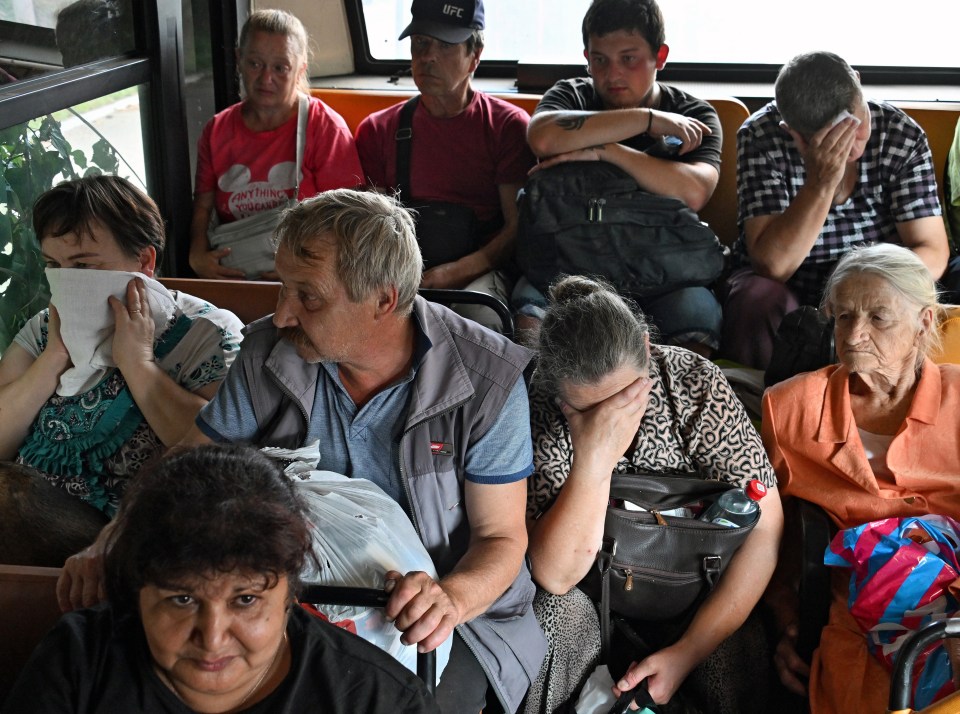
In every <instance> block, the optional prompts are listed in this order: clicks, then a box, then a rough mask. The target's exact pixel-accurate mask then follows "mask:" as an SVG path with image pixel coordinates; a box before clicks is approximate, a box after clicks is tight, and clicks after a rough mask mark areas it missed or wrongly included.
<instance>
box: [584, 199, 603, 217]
mask: <svg viewBox="0 0 960 714" xmlns="http://www.w3.org/2000/svg"><path fill="white" fill-rule="evenodd" d="M606 205H607V199H605V198H591V199H590V200H589V201H587V207H588V210H587V220H588V221H589V222H590V223H601V222H603V207H604V206H606Z"/></svg>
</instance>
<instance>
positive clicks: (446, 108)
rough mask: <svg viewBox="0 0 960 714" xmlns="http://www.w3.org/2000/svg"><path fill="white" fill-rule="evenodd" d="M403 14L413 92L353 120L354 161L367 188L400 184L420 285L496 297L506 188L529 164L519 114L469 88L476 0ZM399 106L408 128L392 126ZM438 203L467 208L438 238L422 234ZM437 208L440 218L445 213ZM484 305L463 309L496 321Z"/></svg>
mask: <svg viewBox="0 0 960 714" xmlns="http://www.w3.org/2000/svg"><path fill="white" fill-rule="evenodd" d="M412 14H413V21H412V22H411V23H410V24H409V25H408V26H407V28H406V29H405V30H404V31H403V33H402V34H401V35H400V39H403V38H405V37H409V38H410V54H411V57H412V60H413V61H412V73H413V81H414V82H415V83H416V85H417V89H419V90H420V94H419V96H418V97H415V98H414V102H415V103H414V104H413V105H412V106H408V103H406V102H404V103H401V104H397V105H395V106H392V107H390V108H388V109H385V110H383V111H380V112H377V113H375V114H372V115H371V116H369V117H367V118H366V119H365V120H364V121H363V122H362V123H361V124H360V126H359V127H358V128H357V150H358V151H359V153H360V161H361V163H362V164H363V169H364V173H365V175H366V178H367V182H368V183H369V185H370V186H372V187H374V188H377V189H381V190H388V191H394V190H396V189H397V188H400V189H401V199H402V200H403V201H404V203H405V204H406V205H408V206H410V207H412V208H415V209H417V210H418V212H419V214H420V218H419V221H418V229H417V234H418V238H419V239H420V242H421V249H422V251H423V254H424V261H425V263H426V271H425V272H424V275H423V283H422V287H425V288H468V289H471V290H479V291H481V292H485V293H488V294H491V295H494V296H495V297H498V298H499V299H500V300H502V301H503V302H504V303H506V302H508V298H509V294H510V288H511V286H510V285H509V283H508V280H507V277H506V275H505V273H504V272H503V267H504V266H505V265H506V263H507V261H508V260H509V257H510V255H511V254H512V251H513V241H514V238H515V236H516V226H517V208H516V196H517V191H518V190H519V189H520V187H521V186H522V185H523V183H524V181H525V180H526V174H527V171H528V170H529V169H530V167H531V166H532V165H533V162H534V158H533V154H532V153H531V152H530V149H529V147H528V146H527V143H526V131H527V123H528V121H529V117H528V116H527V114H526V112H524V111H523V110H522V109H519V108H518V107H516V106H514V105H513V104H510V103H509V102H505V101H503V100H500V99H497V98H495V97H491V96H489V95H486V94H484V93H482V92H478V91H476V90H474V89H473V87H472V86H471V78H472V77H473V72H474V70H476V68H477V65H479V64H480V54H481V53H482V52H483V28H484V20H483V2H482V0H414V2H413V7H412ZM405 107H407V111H408V112H410V113H411V116H410V119H409V121H410V124H409V130H406V129H405V130H404V131H400V132H399V134H398V130H400V129H401V126H402V124H401V115H402V114H403V113H404V112H403V110H404V108H405ZM411 110H412V112H411ZM404 142H405V143H406V145H407V146H408V147H409V152H410V153H409V162H408V168H407V169H406V170H404V167H403V166H401V167H399V169H398V161H397V157H398V147H399V148H400V151H401V155H402V151H403V145H404ZM438 202H441V203H444V204H447V205H448V206H449V204H454V205H455V206H457V207H462V208H465V209H468V210H467V211H465V212H463V213H464V215H465V219H464V220H463V221H460V220H458V222H457V224H456V225H458V226H460V228H459V229H457V230H455V231H454V233H455V234H456V235H454V236H452V237H451V236H450V235H449V233H450V229H449V224H447V226H446V227H445V228H444V229H441V230H440V231H438V233H439V234H440V237H439V238H435V237H433V236H432V235H431V233H432V232H433V231H430V230H429V227H430V223H431V221H432V220H433V218H434V211H433V207H432V206H436V204H437V203H438ZM440 208H441V213H442V215H443V216H445V217H448V216H450V215H451V212H450V211H447V210H445V207H440ZM453 213H455V211H454V212H453ZM471 222H472V224H473V226H472V228H471V227H469V226H468V225H467V224H469V223H471ZM438 242H439V243H440V244H439V245H438ZM485 313H486V314H485ZM485 313H484V310H483V309H482V308H481V310H480V311H478V312H474V313H472V314H470V313H466V312H465V313H464V314H466V315H467V316H468V317H472V318H474V319H477V320H478V321H479V322H481V323H482V324H486V325H488V326H493V325H495V324H497V323H495V322H493V321H492V320H491V319H490V318H491V317H492V312H490V311H488V310H487V311H485Z"/></svg>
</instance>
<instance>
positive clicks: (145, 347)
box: [107, 278, 155, 374]
mask: <svg viewBox="0 0 960 714" xmlns="http://www.w3.org/2000/svg"><path fill="white" fill-rule="evenodd" d="M107 300H108V302H109V303H110V307H111V309H112V310H113V319H114V324H115V330H114V333H113V361H114V362H116V363H117V367H118V368H119V369H120V372H122V373H124V374H126V373H127V372H128V371H129V370H130V369H131V368H132V367H134V366H135V365H138V364H143V363H145V362H153V360H154V358H153V334H154V331H155V326H154V324H153V316H152V313H151V312H150V302H149V301H148V300H147V286H146V284H145V283H144V282H143V279H142V278H133V280H131V281H130V282H129V283H127V304H126V305H124V304H123V303H122V302H120V301H119V300H117V298H115V297H113V296H112V295H111V296H110V297H109V298H107Z"/></svg>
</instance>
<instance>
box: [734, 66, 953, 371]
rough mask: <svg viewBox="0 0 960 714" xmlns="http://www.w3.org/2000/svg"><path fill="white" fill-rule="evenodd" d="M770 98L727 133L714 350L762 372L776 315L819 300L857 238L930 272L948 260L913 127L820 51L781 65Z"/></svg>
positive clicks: (928, 162)
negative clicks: (726, 214) (725, 253)
mask: <svg viewBox="0 0 960 714" xmlns="http://www.w3.org/2000/svg"><path fill="white" fill-rule="evenodd" d="M774 91H775V94H774V96H775V97H776V101H775V102H771V103H769V104H767V105H766V106H765V107H763V108H762V109H760V110H759V111H757V112H756V113H754V114H753V115H752V116H751V117H750V118H749V119H747V121H746V122H744V124H743V126H742V127H741V128H740V131H739V132H738V133H737V193H738V204H739V222H740V240H739V241H738V242H737V245H736V248H735V250H736V253H737V256H738V258H739V260H740V265H741V266H743V267H741V269H739V270H738V271H736V272H735V273H734V274H733V275H732V276H731V277H730V280H729V285H730V291H729V294H728V296H727V299H726V302H725V304H724V327H723V343H722V348H721V351H722V353H723V354H724V355H725V356H728V357H730V358H731V359H734V360H736V361H738V362H741V363H743V364H746V365H749V366H753V367H757V368H760V369H765V368H766V366H767V364H768V362H769V360H770V352H771V349H772V344H773V335H774V334H775V333H776V330H777V328H778V327H779V325H780V321H781V319H782V318H783V316H784V315H785V314H786V313H787V312H790V311H791V310H795V309H796V308H797V307H799V306H800V305H819V303H820V293H821V290H822V288H823V284H824V282H825V281H826V278H827V276H828V275H829V273H830V271H831V270H832V269H833V266H834V265H835V264H836V262H837V260H838V259H839V258H840V257H841V256H842V255H843V254H844V253H846V252H847V251H848V250H849V249H850V248H852V247H854V246H857V245H862V244H864V243H878V242H889V243H898V244H901V245H904V246H906V247H908V248H910V249H911V250H913V251H914V252H915V253H916V254H917V255H918V256H919V257H920V259H921V260H923V262H924V263H925V264H926V265H927V267H928V268H929V269H930V272H931V273H932V274H933V276H934V277H935V278H940V276H941V275H942V274H943V272H944V269H945V268H946V265H947V260H948V258H949V252H950V251H949V245H948V242H947V235H946V231H945V229H944V225H943V220H942V218H941V210H940V201H939V199H938V197H937V182H936V178H935V174H934V169H933V158H932V155H931V153H930V147H929V145H928V144H927V138H926V135H925V134H924V133H923V130H922V129H921V128H920V127H919V126H918V125H917V124H916V123H915V122H914V121H913V120H912V119H911V118H910V117H908V116H907V115H906V114H904V113H903V112H902V111H900V110H899V109H897V108H895V107H893V106H891V105H889V104H886V103H885V102H875V101H868V100H866V99H865V98H864V96H863V92H862V89H861V87H860V78H859V75H858V74H857V73H856V72H854V71H853V69H851V67H850V65H848V64H847V63H846V62H845V61H844V60H843V59H841V58H840V57H838V56H836V55H834V54H830V53H828V52H811V53H808V54H803V55H799V56H797V57H795V58H794V59H792V60H791V61H790V62H788V63H787V64H786V65H784V67H783V68H782V69H781V71H780V74H779V76H778V77H777V83H776V86H775V90H774Z"/></svg>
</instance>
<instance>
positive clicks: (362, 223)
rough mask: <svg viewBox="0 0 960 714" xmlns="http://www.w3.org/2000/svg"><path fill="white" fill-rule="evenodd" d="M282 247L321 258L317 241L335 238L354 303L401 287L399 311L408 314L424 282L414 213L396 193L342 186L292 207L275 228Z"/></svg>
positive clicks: (339, 264) (341, 269) (338, 264)
mask: <svg viewBox="0 0 960 714" xmlns="http://www.w3.org/2000/svg"><path fill="white" fill-rule="evenodd" d="M273 237H274V242H275V243H276V245H277V248H278V249H279V248H285V249H286V250H289V251H290V252H291V253H292V254H293V255H294V257H296V258H297V259H299V260H303V261H307V262H310V261H312V260H316V258H317V253H316V248H315V244H316V242H317V241H323V240H329V241H331V242H332V243H333V245H334V247H335V248H336V251H337V262H336V271H337V276H338V277H339V278H340V281H341V282H342V283H343V286H344V289H345V290H346V292H347V296H348V297H349V298H350V300H352V301H353V302H360V301H362V300H364V299H366V298H368V297H369V296H370V295H371V294H372V293H373V292H375V291H377V290H381V289H384V288H388V287H391V286H392V287H395V288H396V289H397V313H398V314H400V315H407V314H409V313H410V310H411V309H412V308H413V300H414V298H415V297H416V296H417V289H418V288H419V287H420V279H421V277H422V274H423V259H422V258H421V256H420V246H419V244H418V243H417V234H416V230H415V227H414V222H413V217H412V216H411V215H410V212H409V211H408V210H407V209H406V208H404V207H403V205H402V204H401V203H400V202H399V201H397V200H396V199H395V198H393V197H392V196H386V195H383V194H380V193H375V192H372V191H354V190H351V189H347V188H338V189H335V190H333V191H325V192H324V193H321V194H319V195H317V196H314V197H313V198H308V199H306V200H304V201H302V202H301V203H299V204H297V205H296V206H293V207H292V208H288V209H287V210H286V211H284V212H283V217H282V218H281V220H280V224H279V225H278V226H277V229H276V231H275V232H274V236H273Z"/></svg>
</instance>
